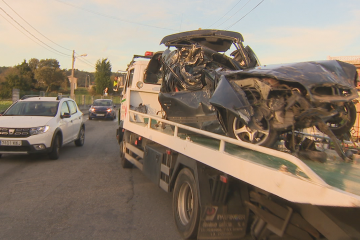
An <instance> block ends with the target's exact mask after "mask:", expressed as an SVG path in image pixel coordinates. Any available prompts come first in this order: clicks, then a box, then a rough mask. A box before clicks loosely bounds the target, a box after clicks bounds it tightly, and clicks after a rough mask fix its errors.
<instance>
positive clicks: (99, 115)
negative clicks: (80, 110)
mask: <svg viewBox="0 0 360 240" xmlns="http://www.w3.org/2000/svg"><path fill="white" fill-rule="evenodd" d="M96 116H98V117H103V116H105V114H96Z"/></svg>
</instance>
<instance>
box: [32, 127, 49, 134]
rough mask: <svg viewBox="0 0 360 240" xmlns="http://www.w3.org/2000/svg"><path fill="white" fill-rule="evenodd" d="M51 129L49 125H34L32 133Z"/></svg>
mask: <svg viewBox="0 0 360 240" xmlns="http://www.w3.org/2000/svg"><path fill="white" fill-rule="evenodd" d="M49 129H50V127H49V126H48V125H46V126H41V127H33V128H30V135H37V134H40V133H46V132H47V131H48V130H49Z"/></svg>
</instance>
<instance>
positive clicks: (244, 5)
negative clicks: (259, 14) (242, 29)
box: [217, 0, 251, 27]
mask: <svg viewBox="0 0 360 240" xmlns="http://www.w3.org/2000/svg"><path fill="white" fill-rule="evenodd" d="M250 1H251V0H249V1H247V2H246V3H245V4H244V6H242V7H241V8H240V9H239V10H237V11H236V12H235V13H234V14H233V15H231V16H230V17H229V18H228V19H226V20H225V21H224V22H222V23H221V24H220V25H218V26H217V27H219V26H221V25H223V24H224V23H226V22H227V21H228V20H229V19H231V18H232V17H233V16H235V14H237V13H238V12H240V11H241V10H242V9H243V8H244V7H245V6H246V5H247V4H248V3H249V2H250Z"/></svg>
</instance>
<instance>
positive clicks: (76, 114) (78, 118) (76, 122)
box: [67, 100, 82, 140]
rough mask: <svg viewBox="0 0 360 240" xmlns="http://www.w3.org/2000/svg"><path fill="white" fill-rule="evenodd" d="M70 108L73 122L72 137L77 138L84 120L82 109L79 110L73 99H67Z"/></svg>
mask: <svg viewBox="0 0 360 240" xmlns="http://www.w3.org/2000/svg"><path fill="white" fill-rule="evenodd" d="M67 103H68V106H69V109H70V115H71V117H70V119H71V121H72V122H71V123H72V136H71V139H72V140H74V139H77V137H78V133H79V130H80V127H81V122H82V114H81V112H80V111H78V108H77V105H76V103H75V102H74V101H72V100H68V101H67Z"/></svg>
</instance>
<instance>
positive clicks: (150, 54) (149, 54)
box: [145, 51, 154, 56]
mask: <svg viewBox="0 0 360 240" xmlns="http://www.w3.org/2000/svg"><path fill="white" fill-rule="evenodd" d="M152 55H154V52H149V51H146V52H145V56H152Z"/></svg>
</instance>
